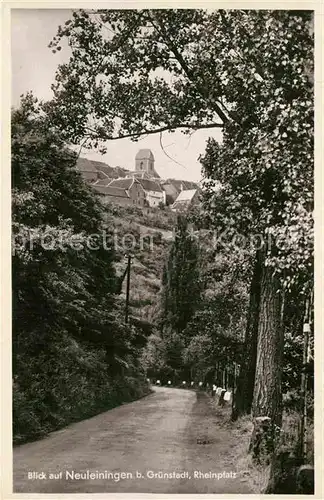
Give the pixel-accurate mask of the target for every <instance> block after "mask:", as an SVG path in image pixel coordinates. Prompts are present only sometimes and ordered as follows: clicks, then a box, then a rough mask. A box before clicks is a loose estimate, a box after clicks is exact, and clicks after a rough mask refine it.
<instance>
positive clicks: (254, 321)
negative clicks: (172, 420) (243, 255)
mask: <svg viewBox="0 0 324 500" xmlns="http://www.w3.org/2000/svg"><path fill="white" fill-rule="evenodd" d="M262 260H263V256H262V254H261V251H260V250H257V252H256V256H255V262H254V269H253V276H252V281H251V286H250V303H249V311H248V318H247V325H246V332H245V339H244V355H243V358H242V361H241V368H240V373H239V376H238V379H237V388H236V395H235V403H234V405H233V410H232V419H233V420H236V419H237V418H238V417H239V416H241V415H243V414H245V413H250V412H251V408H252V400H253V389H254V379H255V366H256V355H257V343H258V325H259V310H260V292H261V274H262Z"/></svg>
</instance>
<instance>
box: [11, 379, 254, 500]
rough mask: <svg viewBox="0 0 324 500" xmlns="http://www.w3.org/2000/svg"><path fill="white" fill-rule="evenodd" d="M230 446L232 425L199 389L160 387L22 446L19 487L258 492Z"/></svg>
mask: <svg viewBox="0 0 324 500" xmlns="http://www.w3.org/2000/svg"><path fill="white" fill-rule="evenodd" d="M202 422H204V425H202ZM197 440H198V441H201V440H202V441H204V440H205V442H206V443H205V444H197ZM228 448H229V443H228V440H227V437H226V431H225V430H224V429H223V430H221V429H217V421H216V420H215V417H214V416H213V414H212V410H211V409H210V407H208V405H207V404H206V402H204V401H203V400H200V399H197V395H196V393H195V392H193V391H189V390H183V389H170V388H162V387H161V388H154V392H153V393H152V394H150V395H149V396H147V397H145V398H143V399H140V400H138V401H135V402H133V403H129V404H126V405H123V406H120V407H118V408H114V409H113V410H110V411H107V412H104V413H101V414H100V415H97V416H95V417H93V418H90V419H88V420H83V421H82V422H78V423H75V424H72V425H70V426H68V427H66V428H64V429H62V430H60V431H56V432H53V433H52V434H50V435H49V436H47V437H46V438H44V439H42V440H40V441H36V442H33V443H27V444H25V445H21V446H17V447H15V448H14V453H13V473H14V485H13V491H14V493H20V492H21V493H106V492H107V493H108V492H110V493H112V492H115V493H124V492H128V493H232V494H233V493H251V491H250V490H249V488H248V486H247V485H246V484H245V483H243V482H242V480H241V479H240V478H239V477H238V476H237V475H235V472H234V471H235V467H234V465H235V464H233V463H232V462H233V458H232V459H231V458H230V454H229V453H228ZM165 473H167V474H168V476H167V477H166V476H164V474H165ZM37 474H38V475H37ZM177 474H178V476H177ZM161 476H163V477H161Z"/></svg>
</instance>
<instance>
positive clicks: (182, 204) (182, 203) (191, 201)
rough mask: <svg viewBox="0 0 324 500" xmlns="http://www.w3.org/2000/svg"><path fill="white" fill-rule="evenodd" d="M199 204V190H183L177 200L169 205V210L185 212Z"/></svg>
mask: <svg viewBox="0 0 324 500" xmlns="http://www.w3.org/2000/svg"><path fill="white" fill-rule="evenodd" d="M198 203H199V190H198V189H184V190H183V191H180V193H179V195H178V197H177V199H176V200H175V202H174V203H173V204H172V205H171V210H173V211H175V212H185V211H187V210H188V209H189V208H191V207H193V206H195V205H198Z"/></svg>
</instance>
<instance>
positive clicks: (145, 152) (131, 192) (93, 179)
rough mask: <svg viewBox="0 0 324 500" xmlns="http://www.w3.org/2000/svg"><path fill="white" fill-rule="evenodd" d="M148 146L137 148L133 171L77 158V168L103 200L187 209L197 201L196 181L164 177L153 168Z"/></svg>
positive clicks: (151, 154) (149, 206) (150, 206)
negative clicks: (164, 178) (146, 147)
mask: <svg viewBox="0 0 324 500" xmlns="http://www.w3.org/2000/svg"><path fill="white" fill-rule="evenodd" d="M154 163H155V159H154V155H153V153H152V151H151V150H150V149H140V150H139V151H138V153H137V154H136V156H135V170H134V171H130V170H126V169H124V168H121V167H111V166H110V165H108V164H106V163H103V162H98V161H93V160H88V159H87V158H79V159H78V161H77V170H79V171H80V173H81V175H82V177H83V178H84V180H85V181H86V182H87V183H88V184H90V185H91V186H92V187H93V188H94V189H95V191H96V192H97V193H98V194H99V195H100V196H101V198H102V200H103V201H104V202H113V203H118V204H122V205H133V206H134V205H135V206H138V207H143V208H144V207H146V208H148V209H149V208H157V207H159V206H161V205H169V206H171V209H172V210H176V211H178V210H186V209H187V208H188V207H189V206H192V204H194V203H196V201H197V198H198V196H197V187H198V186H197V184H196V183H194V182H190V181H183V180H177V179H167V180H163V179H161V178H160V176H159V174H158V173H157V171H156V170H155V165H154Z"/></svg>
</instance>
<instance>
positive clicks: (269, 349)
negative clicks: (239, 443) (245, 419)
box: [250, 267, 284, 460]
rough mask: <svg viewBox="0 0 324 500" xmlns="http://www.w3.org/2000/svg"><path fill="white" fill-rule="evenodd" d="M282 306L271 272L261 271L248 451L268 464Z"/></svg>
mask: <svg viewBox="0 0 324 500" xmlns="http://www.w3.org/2000/svg"><path fill="white" fill-rule="evenodd" d="M282 316H283V302H282V299H281V294H280V292H279V282H278V278H277V277H276V276H273V269H271V268H269V267H264V268H263V273H262V281H261V299H260V314H259V328H258V346H257V362H256V371H255V385H254V394H253V407H252V413H253V417H254V424H255V425H254V433H253V435H252V439H251V447H250V450H251V451H252V452H253V456H254V458H256V459H258V460H263V458H262V457H260V454H262V453H264V455H265V457H264V458H265V459H266V460H268V457H270V455H271V453H272V451H273V449H274V446H275V438H276V431H277V430H278V428H279V427H280V426H281V421H282V393H281V375H282V360H283V344H284V338H283V337H284V336H283V325H282ZM265 424H266V425H265Z"/></svg>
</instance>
